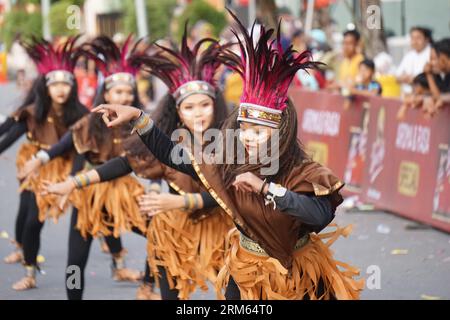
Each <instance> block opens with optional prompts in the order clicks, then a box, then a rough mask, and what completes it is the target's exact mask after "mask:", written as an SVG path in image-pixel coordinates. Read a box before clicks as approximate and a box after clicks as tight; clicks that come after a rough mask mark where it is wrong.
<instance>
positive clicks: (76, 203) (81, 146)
mask: <svg viewBox="0 0 450 320" xmlns="http://www.w3.org/2000/svg"><path fill="white" fill-rule="evenodd" d="M139 44H140V42H139V41H138V42H136V43H134V44H133V39H132V38H131V37H129V38H128V39H127V41H126V42H125V44H124V45H123V47H121V48H119V47H118V46H117V45H116V44H115V43H114V42H113V41H112V40H111V39H109V38H108V37H103V36H102V37H98V38H96V39H94V40H93V41H92V42H91V43H88V44H85V45H84V46H83V50H84V54H85V55H86V56H87V57H88V58H90V59H93V60H94V61H95V62H96V64H97V67H98V69H99V70H100V71H101V72H102V74H103V75H104V77H105V81H104V82H103V84H102V85H101V87H100V89H99V91H98V95H97V97H96V101H95V102H94V104H95V105H99V104H102V103H114V104H133V105H135V106H136V107H137V108H141V103H140V101H139V97H138V93H137V89H136V80H135V75H136V73H137V71H138V68H139V66H138V65H136V66H132V64H131V62H132V61H133V59H135V58H137V57H138V56H140V55H144V54H145V52H143V51H144V49H140V48H139ZM51 72H52V71H51ZM128 133H129V130H128V129H127V128H120V129H117V130H114V131H110V130H107V128H106V126H105V124H104V123H103V121H102V119H101V117H100V115H98V114H92V113H90V114H88V115H86V116H85V117H83V118H82V119H80V120H79V121H78V122H76V123H75V124H74V125H73V126H72V127H71V129H70V130H69V132H68V133H67V134H66V135H64V137H62V139H61V140H60V141H59V142H58V143H56V144H53V146H51V148H49V150H48V151H46V152H41V153H40V154H38V155H37V156H36V159H34V160H32V161H30V162H29V163H28V164H27V168H28V170H27V172H26V173H27V174H30V173H32V172H35V171H36V170H37V169H38V168H39V167H40V166H42V165H44V164H45V163H47V162H48V161H54V160H52V159H60V158H61V157H64V156H66V155H67V154H70V153H76V154H77V156H76V159H77V163H76V164H77V166H76V168H74V170H73V173H76V172H77V171H83V168H84V167H85V166H86V165H90V166H92V165H99V164H102V163H104V162H107V161H108V160H110V159H112V158H114V157H117V156H121V155H122V154H123V153H124V146H123V140H124V139H125V138H127V137H128ZM80 177H82V176H80ZM80 177H77V178H76V179H75V180H74V179H72V178H68V175H66V176H65V177H64V179H65V180H64V181H63V182H61V183H58V184H57V185H56V187H55V188H56V189H58V190H61V189H62V190H63V191H64V192H62V193H64V194H65V195H67V196H68V195H69V194H70V192H71V191H72V190H73V189H75V187H76V186H79V187H81V186H82V185H84V184H86V183H87V182H88V180H84V179H82V178H80ZM58 182H59V181H58ZM142 192H143V187H142V186H141V185H140V184H139V183H138V181H137V180H136V179H135V178H133V177H131V176H130V175H127V176H124V177H123V178H121V179H117V180H114V181H111V182H109V183H104V184H101V185H95V186H91V187H89V188H85V189H80V190H75V191H74V192H73V193H71V194H70V197H69V201H70V202H71V204H72V205H73V207H74V210H73V212H72V219H71V229H70V236H69V254H68V265H69V266H70V265H76V266H78V267H79V268H80V270H81V277H82V278H81V288H69V287H67V288H66V289H67V295H68V298H69V299H81V298H82V294H83V289H84V270H85V267H86V263H87V258H88V255H89V254H88V253H89V248H90V245H91V242H92V239H93V237H97V236H100V235H103V236H105V240H106V243H107V244H108V247H109V251H110V253H111V254H112V266H113V277H114V279H115V280H118V281H136V280H138V279H140V278H141V275H140V273H139V272H137V271H134V270H130V269H128V268H126V267H125V264H124V255H125V253H126V250H124V249H123V248H122V245H121V241H120V238H119V235H120V234H121V233H123V232H126V231H131V230H132V229H139V230H140V232H141V233H144V232H145V230H146V223H147V222H146V219H145V218H144V217H143V216H142V215H141V214H140V213H139V208H138V205H137V202H136V196H137V195H139V194H140V193H142ZM47 197H55V196H54V195H51V196H47ZM47 197H45V198H47ZM65 207H67V205H66V206H65ZM63 211H64V210H61V209H59V212H63ZM66 276H67V277H70V274H66Z"/></svg>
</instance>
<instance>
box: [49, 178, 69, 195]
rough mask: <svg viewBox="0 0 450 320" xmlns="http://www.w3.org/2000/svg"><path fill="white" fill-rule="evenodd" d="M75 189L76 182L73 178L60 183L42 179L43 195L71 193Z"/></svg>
mask: <svg viewBox="0 0 450 320" xmlns="http://www.w3.org/2000/svg"><path fill="white" fill-rule="evenodd" d="M73 189H75V182H74V181H73V179H72V178H69V179H67V180H66V181H63V182H59V183H52V182H50V181H42V183H41V195H43V196H45V195H48V194H57V195H60V196H66V195H69V194H70V193H71V192H72V191H73Z"/></svg>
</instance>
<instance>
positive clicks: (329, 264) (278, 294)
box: [216, 225, 364, 300]
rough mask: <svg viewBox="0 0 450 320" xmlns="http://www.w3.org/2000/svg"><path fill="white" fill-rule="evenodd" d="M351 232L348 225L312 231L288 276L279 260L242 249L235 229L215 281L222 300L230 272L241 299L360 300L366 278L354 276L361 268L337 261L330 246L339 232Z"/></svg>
mask: <svg viewBox="0 0 450 320" xmlns="http://www.w3.org/2000/svg"><path fill="white" fill-rule="evenodd" d="M333 226H334V225H333ZM350 231H351V227H350V226H349V227H347V228H344V229H341V228H338V227H337V229H336V230H335V231H333V232H330V233H325V234H319V235H317V234H315V233H312V234H310V240H309V242H308V243H307V244H306V245H305V246H303V247H302V248H300V249H298V250H297V251H296V252H295V253H294V261H293V265H292V270H291V271H292V273H291V275H289V272H288V270H287V269H285V268H284V267H283V266H282V265H281V264H280V262H279V261H278V260H277V259H275V258H271V257H268V256H258V255H255V254H253V253H251V252H249V251H247V250H246V249H244V248H242V247H241V246H240V244H239V232H238V231H237V230H232V231H231V232H230V234H229V241H230V249H229V250H227V254H226V257H225V266H224V267H223V268H222V270H221V271H220V273H219V275H218V279H217V283H216V290H217V295H218V297H219V299H224V295H223V293H222V291H223V290H224V289H225V288H226V287H227V284H228V281H229V278H230V275H231V276H232V277H233V279H234V281H235V282H236V284H237V285H238V287H239V290H240V293H241V299H242V300H259V299H263V300H302V299H311V300H317V299H324V300H328V299H339V300H353V299H359V294H360V291H361V290H362V289H363V287H364V279H359V280H355V279H354V277H356V276H358V275H359V270H358V269H356V268H354V267H351V266H349V265H347V264H345V263H342V262H339V261H335V260H334V259H333V253H332V251H331V250H330V248H329V247H330V246H331V244H332V243H333V242H334V241H335V240H336V239H337V238H338V237H339V236H340V235H343V236H345V237H346V236H347V235H348V234H349V233H350ZM327 238H330V239H329V240H328V241H327V242H323V241H322V240H324V239H327ZM338 267H341V268H342V270H340V269H339V268H338ZM320 281H322V283H323V289H324V290H323V292H322V296H317V294H318V292H317V287H318V284H319V282H320Z"/></svg>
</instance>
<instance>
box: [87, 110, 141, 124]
mask: <svg viewBox="0 0 450 320" xmlns="http://www.w3.org/2000/svg"><path fill="white" fill-rule="evenodd" d="M92 112H98V113H101V114H102V118H103V121H105V123H106V125H107V126H108V127H109V128H112V127H118V126H120V125H122V124H127V123H129V122H130V121H132V120H136V119H137V118H139V116H140V114H141V110H139V109H138V108H134V107H130V106H122V105H118V104H101V105H99V106H98V107H96V108H94V109H92Z"/></svg>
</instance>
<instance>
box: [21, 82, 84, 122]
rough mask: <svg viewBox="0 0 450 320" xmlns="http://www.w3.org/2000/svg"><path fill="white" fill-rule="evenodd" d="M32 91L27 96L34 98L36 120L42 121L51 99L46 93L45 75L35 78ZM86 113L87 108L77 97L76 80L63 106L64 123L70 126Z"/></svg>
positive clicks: (48, 109)
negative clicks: (32, 92)
mask: <svg viewBox="0 0 450 320" xmlns="http://www.w3.org/2000/svg"><path fill="white" fill-rule="evenodd" d="M33 91H34V94H31V95H30V97H29V98H30V100H33V99H34V104H35V108H36V114H35V117H36V120H37V122H39V123H42V122H43V121H45V119H46V118H47V115H48V112H49V111H50V107H51V105H52V99H51V98H50V95H49V93H48V87H47V84H46V80H45V76H43V75H41V76H39V77H38V78H37V79H36V82H35V83H34V85H33ZM33 95H34V97H33ZM86 113H88V110H87V109H86V107H85V106H84V105H83V104H82V103H81V102H80V100H79V99H78V85H77V82H76V81H74V83H73V85H72V88H71V90H70V94H69V98H68V99H67V101H66V103H64V106H63V121H64V125H65V126H67V127H69V126H71V125H72V124H74V123H75V122H76V121H78V120H79V119H80V118H81V117H82V116H83V115H85V114H86Z"/></svg>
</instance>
